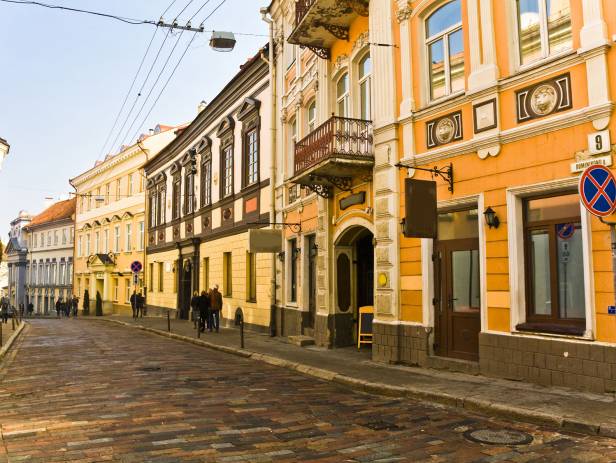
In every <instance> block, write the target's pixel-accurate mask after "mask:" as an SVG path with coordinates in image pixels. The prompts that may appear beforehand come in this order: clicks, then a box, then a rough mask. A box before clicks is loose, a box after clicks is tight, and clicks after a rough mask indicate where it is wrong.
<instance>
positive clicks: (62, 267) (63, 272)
mask: <svg viewBox="0 0 616 463" xmlns="http://www.w3.org/2000/svg"><path fill="white" fill-rule="evenodd" d="M59 277H60V284H61V285H64V284H65V281H66V280H65V277H66V268H65V265H64V263H63V262H60V274H59Z"/></svg>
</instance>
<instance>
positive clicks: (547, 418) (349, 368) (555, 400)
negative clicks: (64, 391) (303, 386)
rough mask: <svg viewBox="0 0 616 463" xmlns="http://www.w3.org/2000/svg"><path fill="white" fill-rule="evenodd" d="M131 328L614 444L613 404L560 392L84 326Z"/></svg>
mask: <svg viewBox="0 0 616 463" xmlns="http://www.w3.org/2000/svg"><path fill="white" fill-rule="evenodd" d="M89 320H101V321H103V320H104V321H107V322H114V323H120V324H125V325H129V326H133V327H135V328H139V329H142V330H145V331H150V332H153V333H156V334H159V335H163V336H169V337H172V338H176V339H182V340H184V341H188V342H191V343H194V344H199V345H203V346H205V347H209V348H213V349H216V350H220V351H224V352H227V353H232V354H236V355H240V356H242V357H250V358H252V359H254V360H259V361H264V362H266V363H269V364H273V365H278V366H281V367H285V368H288V369H291V370H295V371H298V372H300V373H303V374H307V375H310V376H314V377H318V378H320V379H325V380H328V381H332V382H335V383H338V384H343V385H346V386H349V387H351V388H353V389H358V390H364V391H367V392H371V393H377V394H382V395H388V396H394V397H407V398H414V399H421V400H426V401H430V402H436V403H440V404H444V405H448V406H453V407H459V408H464V409H468V410H472V411H477V412H481V413H485V414H488V415H493V416H501V417H506V418H509V419H513V420H520V421H527V422H532V423H537V424H542V425H548V426H554V427H556V428H561V429H564V430H567V431H574V432H581V433H585V434H599V435H603V436H607V437H616V398H615V397H614V395H613V394H592V393H582V392H578V391H573V390H569V389H566V388H546V387H543V386H537V385H532V384H527V383H521V382H515V381H507V380H501V379H495V378H487V377H484V376H472V375H466V374H462V373H452V372H446V371H436V370H429V369H423V368H414V367H406V366H399V365H385V364H380V363H375V362H372V361H371V355H370V350H369V349H367V348H366V349H362V351H360V352H358V351H357V349H355V348H343V349H331V350H330V349H324V348H318V347H314V346H310V347H299V346H295V345H293V344H290V343H288V342H286V338H279V337H277V338H271V337H269V336H267V335H263V334H258V333H254V332H250V331H245V348H244V349H241V348H240V338H239V331H238V330H237V329H229V328H221V332H220V333H209V332H206V333H202V334H201V337H200V339H199V338H197V332H196V330H195V329H194V328H193V324H192V322H188V321H182V320H171V321H170V322H171V332H170V333H168V332H167V319H166V318H155V317H146V318H141V319H139V320H137V321H134V320H132V318H130V317H120V316H107V317H104V318H94V317H92V318H89Z"/></svg>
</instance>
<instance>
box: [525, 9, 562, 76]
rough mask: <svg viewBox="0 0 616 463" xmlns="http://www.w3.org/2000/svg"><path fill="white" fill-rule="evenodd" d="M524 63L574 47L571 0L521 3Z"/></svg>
mask: <svg viewBox="0 0 616 463" xmlns="http://www.w3.org/2000/svg"><path fill="white" fill-rule="evenodd" d="M517 21H518V40H519V47H520V64H522V65H524V64H528V63H532V62H533V61H537V60H540V59H543V58H547V57H548V56H550V55H555V54H558V53H560V52H563V51H566V50H570V49H571V48H572V47H573V42H572V34H571V7H570V4H569V0H517Z"/></svg>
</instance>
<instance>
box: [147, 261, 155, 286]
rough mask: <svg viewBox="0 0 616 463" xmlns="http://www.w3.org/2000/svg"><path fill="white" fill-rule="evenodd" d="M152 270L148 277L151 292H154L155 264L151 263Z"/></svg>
mask: <svg viewBox="0 0 616 463" xmlns="http://www.w3.org/2000/svg"><path fill="white" fill-rule="evenodd" d="M149 267H150V272H149V275H148V276H149V278H148V280H149V281H148V286H149V287H150V292H154V264H150V266H149Z"/></svg>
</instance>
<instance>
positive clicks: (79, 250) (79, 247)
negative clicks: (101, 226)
mask: <svg viewBox="0 0 616 463" xmlns="http://www.w3.org/2000/svg"><path fill="white" fill-rule="evenodd" d="M82 250H83V236H81V235H80V236H79V237H78V238H77V257H81V256H82Z"/></svg>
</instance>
